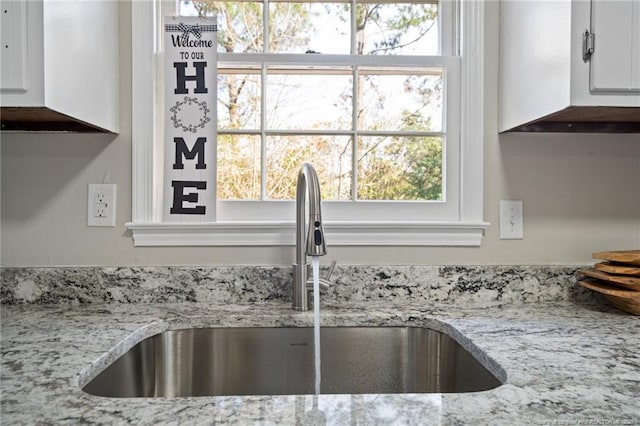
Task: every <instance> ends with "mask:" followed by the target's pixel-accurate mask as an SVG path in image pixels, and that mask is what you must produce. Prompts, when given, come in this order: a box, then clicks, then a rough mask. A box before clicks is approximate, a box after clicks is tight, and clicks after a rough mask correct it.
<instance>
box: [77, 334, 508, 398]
mask: <svg viewBox="0 0 640 426" xmlns="http://www.w3.org/2000/svg"><path fill="white" fill-rule="evenodd" d="M321 351H322V355H321V364H322V370H321V371H322V374H321V378H322V379H321V393H323V394H364V393H374V394H385V393H432V392H438V393H451V392H475V391H482V390H488V389H492V388H495V387H497V386H500V385H501V382H500V380H498V379H497V378H496V377H495V376H494V375H493V374H492V373H491V372H489V371H488V370H487V369H486V368H485V367H484V366H483V365H481V364H480V363H479V362H478V361H477V360H476V359H475V358H474V357H473V356H472V355H471V354H470V353H469V352H467V351H466V350H465V349H464V348H463V347H462V346H461V345H460V344H459V343H458V342H456V341H455V340H454V339H452V338H451V337H449V336H448V335H446V334H444V333H441V332H438V331H434V330H430V329H427V328H420V327H323V328H321ZM313 354H314V349H313V328H304V327H301V328H192V329H183V330H173V331H165V332H163V333H160V334H157V335H155V336H151V337H149V338H147V339H145V340H143V341H141V342H140V343H138V344H136V345H135V346H134V347H132V348H131V349H130V350H129V351H128V352H126V353H125V354H124V355H123V356H122V357H120V358H119V359H117V360H116V361H115V362H114V363H113V364H111V365H110V366H108V367H107V368H106V369H105V370H103V371H102V372H101V373H99V374H98V375H97V376H96V377H95V378H94V379H93V380H91V381H90V382H89V383H88V384H87V385H85V386H84V388H83V390H84V391H85V392H87V393H89V394H93V395H99V396H106V397H182V396H185V397H186V396H214V395H294V394H313V393H314V383H315V372H314V371H315V370H314V355H313Z"/></svg>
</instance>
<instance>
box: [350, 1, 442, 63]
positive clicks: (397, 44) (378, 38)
mask: <svg viewBox="0 0 640 426" xmlns="http://www.w3.org/2000/svg"><path fill="white" fill-rule="evenodd" d="M437 22H438V6H437V4H433V3H388V2H380V3H374V2H371V3H370V2H358V4H357V5H356V52H355V53H357V54H360V55H437V54H438V52H439V41H438V25H437Z"/></svg>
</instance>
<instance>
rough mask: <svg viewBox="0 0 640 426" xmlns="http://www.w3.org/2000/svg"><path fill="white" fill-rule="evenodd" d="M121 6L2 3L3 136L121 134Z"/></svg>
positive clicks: (73, 1) (84, 0)
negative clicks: (29, 133)
mask: <svg viewBox="0 0 640 426" xmlns="http://www.w3.org/2000/svg"><path fill="white" fill-rule="evenodd" d="M118 7H119V6H118V2H117V1H113V0H0V14H1V19H2V50H1V52H2V57H1V63H2V75H1V79H0V106H1V107H2V110H1V111H0V114H1V117H0V118H1V121H2V130H4V131H6V130H17V131H22V130H24V131H28V130H40V131H84V132H109V133H117V132H118V131H119V78H118V73H119V52H118V43H119V32H120V31H119V26H118Z"/></svg>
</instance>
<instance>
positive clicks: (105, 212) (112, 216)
mask: <svg viewBox="0 0 640 426" xmlns="http://www.w3.org/2000/svg"><path fill="white" fill-rule="evenodd" d="M87 226H116V186H115V185H114V184H95V183H90V184H89V187H88V194H87Z"/></svg>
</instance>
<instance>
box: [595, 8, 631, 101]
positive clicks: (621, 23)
mask: <svg viewBox="0 0 640 426" xmlns="http://www.w3.org/2000/svg"><path fill="white" fill-rule="evenodd" d="M585 37H586V41H585V43H588V47H589V51H590V52H592V53H591V54H590V55H589V53H587V56H590V58H588V59H589V60H590V61H591V75H590V83H591V90H592V91H594V92H598V91H602V92H608V91H614V92H615V91H620V92H635V93H640V1H638V0H636V1H612V0H592V2H591V30H590V31H589V34H585Z"/></svg>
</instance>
